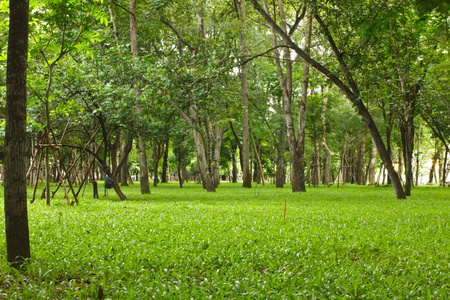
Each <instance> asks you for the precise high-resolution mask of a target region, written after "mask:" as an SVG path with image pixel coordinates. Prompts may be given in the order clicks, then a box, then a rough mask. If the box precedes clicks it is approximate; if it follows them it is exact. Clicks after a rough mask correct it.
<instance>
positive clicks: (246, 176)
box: [240, 0, 252, 188]
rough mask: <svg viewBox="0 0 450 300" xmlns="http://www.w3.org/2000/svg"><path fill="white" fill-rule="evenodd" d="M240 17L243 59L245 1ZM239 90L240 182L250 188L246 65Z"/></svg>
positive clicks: (245, 39)
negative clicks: (240, 132) (240, 116)
mask: <svg viewBox="0 0 450 300" xmlns="http://www.w3.org/2000/svg"><path fill="white" fill-rule="evenodd" d="M240 1H241V6H240V10H241V13H240V17H241V26H242V29H241V39H240V44H241V52H242V56H243V57H245V56H246V53H247V38H246V32H245V30H246V16H245V0H240ZM241 88H242V109H243V113H242V114H243V115H242V180H243V184H242V185H243V187H245V188H251V187H252V177H251V173H250V144H249V119H248V83H247V64H246V63H245V64H244V65H243V66H242V67H241Z"/></svg>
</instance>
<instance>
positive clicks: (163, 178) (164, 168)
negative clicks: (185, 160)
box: [161, 140, 169, 183]
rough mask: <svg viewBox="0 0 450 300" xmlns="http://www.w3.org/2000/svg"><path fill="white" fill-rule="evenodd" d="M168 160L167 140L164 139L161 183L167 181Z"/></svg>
mask: <svg viewBox="0 0 450 300" xmlns="http://www.w3.org/2000/svg"><path fill="white" fill-rule="evenodd" d="M168 160H169V140H167V141H166V146H165V148H164V155H163V165H162V174H161V183H167V169H168Z"/></svg>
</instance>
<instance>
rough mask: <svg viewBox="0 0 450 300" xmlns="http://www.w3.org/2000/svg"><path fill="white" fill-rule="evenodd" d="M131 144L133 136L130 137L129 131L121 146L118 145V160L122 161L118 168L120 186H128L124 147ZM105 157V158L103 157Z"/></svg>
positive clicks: (126, 157)
mask: <svg viewBox="0 0 450 300" xmlns="http://www.w3.org/2000/svg"><path fill="white" fill-rule="evenodd" d="M132 144H133V138H132V137H131V133H127V134H126V140H125V141H123V144H122V146H121V147H120V151H119V160H120V161H122V160H123V161H124V163H123V164H122V167H121V169H120V185H121V186H128V174H129V171H128V153H129V152H128V153H127V151H126V149H128V148H130V146H131V147H132ZM105 159H106V158H105Z"/></svg>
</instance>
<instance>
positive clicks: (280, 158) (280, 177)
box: [275, 118, 286, 188]
mask: <svg viewBox="0 0 450 300" xmlns="http://www.w3.org/2000/svg"><path fill="white" fill-rule="evenodd" d="M285 147H286V121H285V119H284V118H282V119H281V125H280V142H279V143H278V149H277V171H276V180H275V184H276V187H277V188H283V186H284V182H285V173H286V171H285V166H284V165H285V159H284V149H285Z"/></svg>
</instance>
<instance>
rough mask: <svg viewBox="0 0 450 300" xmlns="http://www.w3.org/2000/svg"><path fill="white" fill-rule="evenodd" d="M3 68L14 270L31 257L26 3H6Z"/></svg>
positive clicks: (7, 226) (9, 245)
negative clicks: (28, 185) (6, 21)
mask: <svg viewBox="0 0 450 300" xmlns="http://www.w3.org/2000/svg"><path fill="white" fill-rule="evenodd" d="M9 8H10V15H9V38H8V53H7V63H6V64H7V66H6V128H5V170H4V177H5V178H4V186H5V188H4V199H5V200H4V201H5V202H4V204H5V206H4V207H5V232H6V252H7V259H8V262H9V263H12V266H13V267H14V268H20V267H22V266H23V264H24V262H25V260H26V259H28V258H30V257H31V254H30V240H29V231H28V213H27V178H26V173H27V168H26V167H27V161H26V130H27V123H26V119H27V55H28V1H10V3H9Z"/></svg>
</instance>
